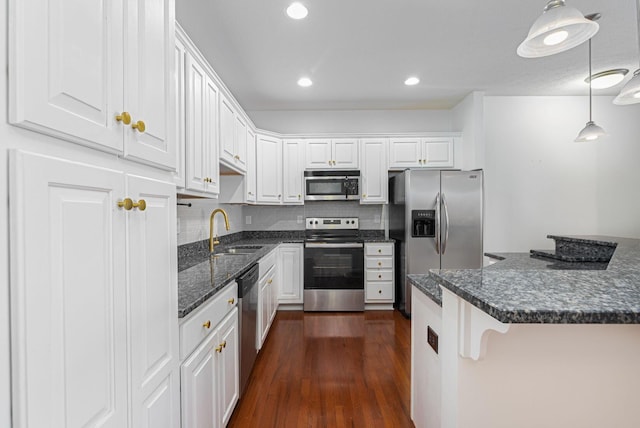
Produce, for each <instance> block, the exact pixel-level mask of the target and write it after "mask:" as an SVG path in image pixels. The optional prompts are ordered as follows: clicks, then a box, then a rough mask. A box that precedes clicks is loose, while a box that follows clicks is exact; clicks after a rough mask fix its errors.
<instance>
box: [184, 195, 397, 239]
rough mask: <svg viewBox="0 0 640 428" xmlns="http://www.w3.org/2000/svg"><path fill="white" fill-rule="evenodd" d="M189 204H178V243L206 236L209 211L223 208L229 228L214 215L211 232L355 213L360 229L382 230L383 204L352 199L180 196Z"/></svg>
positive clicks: (299, 226)
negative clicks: (246, 200)
mask: <svg viewBox="0 0 640 428" xmlns="http://www.w3.org/2000/svg"><path fill="white" fill-rule="evenodd" d="M182 202H191V204H192V206H191V207H184V206H178V222H179V228H178V229H179V234H178V245H182V244H187V243H190V242H195V241H200V240H203V239H208V238H209V215H210V214H211V211H212V210H214V209H216V208H223V209H224V210H225V211H226V212H227V214H228V215H229V223H230V225H231V230H230V231H229V232H227V231H226V230H225V229H224V222H223V220H222V216H221V215H219V214H218V215H216V220H215V223H216V224H215V226H216V231H215V233H217V234H219V235H220V236H224V235H227V234H229V233H234V232H239V231H255V230H265V231H274V230H303V229H304V226H305V225H304V219H305V218H306V217H358V218H359V219H360V228H361V229H374V230H384V229H385V228H386V218H387V208H386V205H360V204H359V203H358V202H354V201H341V202H331V201H321V202H307V203H306V204H305V205H287V206H266V205H260V206H257V205H230V204H221V203H219V202H218V201H216V200H215V199H184V200H182Z"/></svg>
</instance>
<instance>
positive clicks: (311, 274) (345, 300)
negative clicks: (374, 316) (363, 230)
mask: <svg viewBox="0 0 640 428" xmlns="http://www.w3.org/2000/svg"><path fill="white" fill-rule="evenodd" d="M358 230H359V227H358V218H357V217H343V218H307V220H306V232H305V244H304V305H303V309H304V310H305V311H364V243H363V241H362V240H361V239H360V238H359V236H358Z"/></svg>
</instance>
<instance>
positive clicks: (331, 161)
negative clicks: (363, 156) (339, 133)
mask: <svg viewBox="0 0 640 428" xmlns="http://www.w3.org/2000/svg"><path fill="white" fill-rule="evenodd" d="M305 151H306V155H305V159H306V161H305V168H306V169H329V168H336V169H357V168H358V140H357V139H354V138H338V139H332V140H324V139H308V140H305Z"/></svg>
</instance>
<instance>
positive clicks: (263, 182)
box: [256, 134, 282, 205]
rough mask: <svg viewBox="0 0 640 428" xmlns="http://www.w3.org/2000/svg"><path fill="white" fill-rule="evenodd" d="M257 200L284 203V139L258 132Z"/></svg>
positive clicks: (270, 203)
mask: <svg viewBox="0 0 640 428" xmlns="http://www.w3.org/2000/svg"><path fill="white" fill-rule="evenodd" d="M256 180H257V181H256V183H257V184H256V187H257V193H258V195H257V202H258V203H260V204H269V205H279V204H281V203H282V140H280V139H279V138H273V137H270V136H266V135H262V134H258V141H257V143H256Z"/></svg>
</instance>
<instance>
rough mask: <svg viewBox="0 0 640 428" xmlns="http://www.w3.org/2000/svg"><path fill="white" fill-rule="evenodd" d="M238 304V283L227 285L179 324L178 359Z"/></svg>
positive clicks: (185, 355)
mask: <svg viewBox="0 0 640 428" xmlns="http://www.w3.org/2000/svg"><path fill="white" fill-rule="evenodd" d="M237 304H238V285H237V284H236V283H235V282H232V283H231V284H229V285H227V286H226V287H225V288H223V289H222V290H221V291H220V292H218V293H217V294H216V295H215V296H213V297H212V298H211V299H209V301H208V302H207V303H205V304H203V305H202V306H201V307H200V308H198V310H196V311H195V312H194V313H193V314H191V315H190V316H189V317H188V319H187V320H185V321H184V322H183V323H182V324H180V360H184V359H185V358H186V357H187V356H189V354H191V352H192V351H193V350H194V349H195V348H196V347H197V346H198V345H199V344H200V342H201V341H202V340H203V339H204V338H205V337H207V335H208V334H209V333H211V332H212V331H213V330H214V329H215V327H216V326H217V325H218V324H219V323H220V321H222V320H223V319H224V317H225V316H226V315H227V314H228V313H229V312H231V311H232V310H233V308H234V307H236V306H237Z"/></svg>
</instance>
